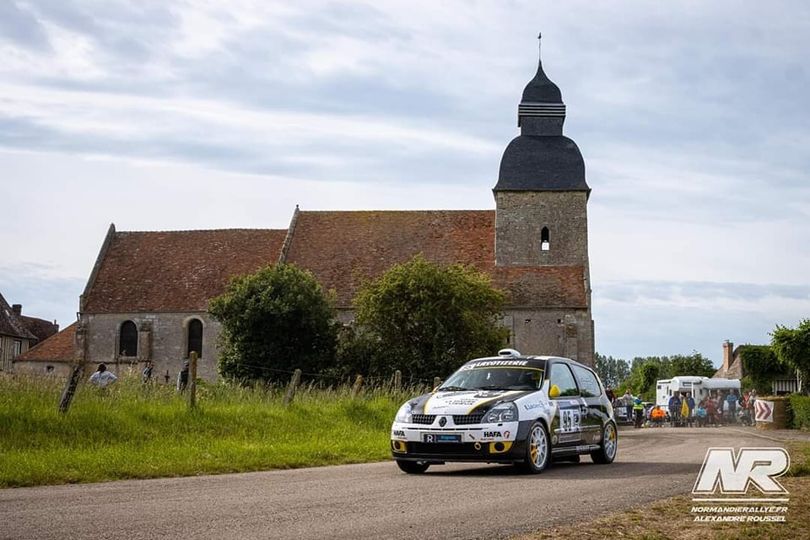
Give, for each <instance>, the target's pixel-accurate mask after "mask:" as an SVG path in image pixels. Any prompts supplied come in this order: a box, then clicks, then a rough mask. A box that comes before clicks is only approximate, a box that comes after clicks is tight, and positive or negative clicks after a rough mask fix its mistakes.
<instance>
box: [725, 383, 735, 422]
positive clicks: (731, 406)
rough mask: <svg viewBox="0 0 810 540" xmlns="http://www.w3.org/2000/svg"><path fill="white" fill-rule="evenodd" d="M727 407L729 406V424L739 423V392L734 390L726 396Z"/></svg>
mask: <svg viewBox="0 0 810 540" xmlns="http://www.w3.org/2000/svg"><path fill="white" fill-rule="evenodd" d="M726 405H728V407H727V409H728V418H729V422H730V423H732V424H734V423H736V422H737V391H736V390H732V391H731V392H729V393H728V395H727V396H726Z"/></svg>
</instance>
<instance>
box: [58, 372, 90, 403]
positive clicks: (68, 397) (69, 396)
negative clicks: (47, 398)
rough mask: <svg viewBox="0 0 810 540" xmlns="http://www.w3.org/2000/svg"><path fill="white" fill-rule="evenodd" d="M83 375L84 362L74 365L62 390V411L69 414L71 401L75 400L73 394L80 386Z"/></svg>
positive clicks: (60, 401) (60, 400)
mask: <svg viewBox="0 0 810 540" xmlns="http://www.w3.org/2000/svg"><path fill="white" fill-rule="evenodd" d="M82 375H84V362H81V363H77V364H76V365H74V366H73V369H72V370H71V372H70V376H69V377H68V380H67V384H65V389H64V390H62V397H61V398H60V399H59V412H60V413H62V414H67V412H68V409H70V403H71V402H72V401H73V395H74V394H75V393H76V387H78V386H79V381H80V380H81V378H82Z"/></svg>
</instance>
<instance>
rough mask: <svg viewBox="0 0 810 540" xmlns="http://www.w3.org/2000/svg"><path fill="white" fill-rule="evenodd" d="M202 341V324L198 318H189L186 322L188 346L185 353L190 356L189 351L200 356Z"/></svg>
mask: <svg viewBox="0 0 810 540" xmlns="http://www.w3.org/2000/svg"><path fill="white" fill-rule="evenodd" d="M202 341H203V325H202V321H200V319H191V320H190V321H189V322H188V347H187V349H186V354H187V355H188V356H191V352H192V351H194V352H196V353H197V356H198V357H199V356H202Z"/></svg>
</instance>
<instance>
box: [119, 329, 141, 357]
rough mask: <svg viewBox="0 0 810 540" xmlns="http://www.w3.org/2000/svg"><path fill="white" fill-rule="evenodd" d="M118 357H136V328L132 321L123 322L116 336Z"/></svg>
mask: <svg viewBox="0 0 810 540" xmlns="http://www.w3.org/2000/svg"><path fill="white" fill-rule="evenodd" d="M118 355H119V356H138V327H137V326H135V323H134V322H132V321H124V323H123V324H122V325H121V330H120V332H119V335H118Z"/></svg>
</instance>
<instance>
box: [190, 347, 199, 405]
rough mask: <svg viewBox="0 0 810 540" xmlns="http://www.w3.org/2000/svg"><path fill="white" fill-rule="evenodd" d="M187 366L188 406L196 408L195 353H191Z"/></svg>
mask: <svg viewBox="0 0 810 540" xmlns="http://www.w3.org/2000/svg"><path fill="white" fill-rule="evenodd" d="M189 357H190V358H189V360H190V361H189V364H188V406H189V407H190V408H192V409H193V408H194V407H196V406H197V351H191V354H190V355H189Z"/></svg>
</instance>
